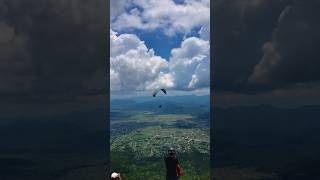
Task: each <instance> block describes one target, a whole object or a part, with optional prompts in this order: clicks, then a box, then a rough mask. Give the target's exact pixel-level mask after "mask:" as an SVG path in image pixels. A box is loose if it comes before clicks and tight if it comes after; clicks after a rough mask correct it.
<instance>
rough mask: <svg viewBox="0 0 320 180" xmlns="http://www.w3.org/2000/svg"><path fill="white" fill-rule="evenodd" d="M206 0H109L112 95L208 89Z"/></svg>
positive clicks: (208, 59) (208, 22) (207, 4)
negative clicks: (164, 89) (160, 89)
mask: <svg viewBox="0 0 320 180" xmlns="http://www.w3.org/2000/svg"><path fill="white" fill-rule="evenodd" d="M209 3H210V1H209V0H162V1H158V0H119V1H111V25H110V27H111V30H110V31H111V34H110V41H111V42H110V43H111V57H110V65H111V69H110V87H111V92H112V94H119V93H120V94H121V92H124V91H129V92H143V91H150V90H152V89H157V88H167V89H170V90H172V91H176V92H189V93H190V92H192V91H194V92H199V91H201V92H203V89H209V86H210V84H209V82H210V77H209V74H210V66H209V65H210V42H209V37H210V26H209V24H210V8H209V7H210V4H209Z"/></svg>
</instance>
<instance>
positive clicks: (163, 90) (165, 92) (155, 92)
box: [152, 89, 167, 97]
mask: <svg viewBox="0 0 320 180" xmlns="http://www.w3.org/2000/svg"><path fill="white" fill-rule="evenodd" d="M160 90H161V91H162V92H163V93H164V94H167V91H166V90H165V89H160ZM160 90H156V91H154V92H153V93H152V96H153V97H156V95H157V94H158V92H159V91H160Z"/></svg>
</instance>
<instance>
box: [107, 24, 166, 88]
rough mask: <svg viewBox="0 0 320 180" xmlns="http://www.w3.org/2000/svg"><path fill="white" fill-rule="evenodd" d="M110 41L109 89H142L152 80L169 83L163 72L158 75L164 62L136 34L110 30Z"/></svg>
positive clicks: (163, 83)
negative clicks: (119, 33)
mask: <svg viewBox="0 0 320 180" xmlns="http://www.w3.org/2000/svg"><path fill="white" fill-rule="evenodd" d="M110 44H111V57H110V87H111V91H125V90H127V91H131V90H146V88H147V87H152V86H151V84H154V82H155V81H158V82H159V83H161V84H162V85H163V86H165V87H170V86H171V85H172V83H171V82H166V75H163V77H161V74H162V73H161V71H162V70H163V69H166V68H167V67H168V62H167V61H166V60H165V59H163V58H161V57H160V56H156V55H155V54H154V51H153V49H148V48H147V47H146V45H145V43H144V42H143V41H141V40H140V39H139V38H138V37H137V36H136V35H133V34H121V35H118V34H117V33H116V32H114V31H112V30H111V33H110ZM170 83H171V84H170ZM153 86H154V85H153Z"/></svg>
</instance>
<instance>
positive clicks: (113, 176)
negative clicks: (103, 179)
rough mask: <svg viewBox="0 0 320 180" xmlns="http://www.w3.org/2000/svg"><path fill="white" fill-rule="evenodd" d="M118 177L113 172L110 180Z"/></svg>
mask: <svg viewBox="0 0 320 180" xmlns="http://www.w3.org/2000/svg"><path fill="white" fill-rule="evenodd" d="M118 177H119V174H118V173H116V172H113V173H112V174H111V179H115V178H118Z"/></svg>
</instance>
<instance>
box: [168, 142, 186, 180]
mask: <svg viewBox="0 0 320 180" xmlns="http://www.w3.org/2000/svg"><path fill="white" fill-rule="evenodd" d="M164 161H165V165H166V180H178V179H179V177H180V176H182V169H181V167H180V164H179V160H178V158H177V156H176V151H175V150H174V149H173V148H169V150H168V154H167V156H166V157H165V158H164Z"/></svg>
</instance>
